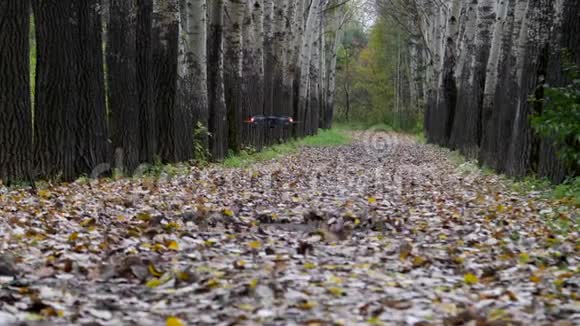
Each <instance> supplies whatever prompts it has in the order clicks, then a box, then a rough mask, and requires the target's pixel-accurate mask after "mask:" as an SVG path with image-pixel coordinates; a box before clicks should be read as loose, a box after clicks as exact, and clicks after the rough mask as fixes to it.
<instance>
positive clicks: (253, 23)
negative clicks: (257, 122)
mask: <svg viewBox="0 0 580 326" xmlns="http://www.w3.org/2000/svg"><path fill="white" fill-rule="evenodd" d="M263 15H264V0H251V1H249V2H248V5H247V6H246V17H245V20H244V26H243V36H242V38H243V41H244V50H243V51H244V52H243V62H244V63H243V65H242V84H241V88H242V94H243V95H242V119H249V118H250V117H251V116H254V115H259V114H264V51H263V45H264V41H263V33H264V16H263ZM263 144H264V133H263V131H262V128H260V127H255V126H251V125H249V124H244V125H243V127H242V146H251V145H253V146H255V147H256V148H257V149H258V150H259V149H261V148H262V146H263Z"/></svg>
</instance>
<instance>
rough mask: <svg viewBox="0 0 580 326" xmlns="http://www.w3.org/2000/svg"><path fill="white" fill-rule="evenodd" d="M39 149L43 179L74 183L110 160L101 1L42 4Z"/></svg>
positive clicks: (38, 12)
mask: <svg viewBox="0 0 580 326" xmlns="http://www.w3.org/2000/svg"><path fill="white" fill-rule="evenodd" d="M34 11H35V19H36V20H35V21H36V30H37V37H36V39H37V51H38V59H37V72H36V74H37V77H36V92H35V94H36V99H35V119H34V123H35V146H36V152H37V162H38V168H39V171H40V173H41V175H42V176H44V177H47V178H50V177H62V179H64V180H67V181H68V180H73V179H74V178H76V177H78V176H79V175H81V174H90V173H91V172H92V171H93V169H95V168H96V167H97V166H98V165H99V164H101V163H105V162H107V131H106V120H105V119H106V116H105V100H104V99H105V93H104V82H103V80H104V72H103V64H102V34H101V32H102V28H101V20H100V14H99V12H98V6H97V1H96V0H91V1H84V2H77V1H72V0H64V1H58V2H54V1H49V0H44V1H36V2H35V6H34Z"/></svg>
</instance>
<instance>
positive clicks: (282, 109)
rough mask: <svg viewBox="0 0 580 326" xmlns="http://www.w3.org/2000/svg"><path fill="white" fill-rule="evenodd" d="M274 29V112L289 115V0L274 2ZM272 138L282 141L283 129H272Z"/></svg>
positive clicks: (279, 114)
mask: <svg viewBox="0 0 580 326" xmlns="http://www.w3.org/2000/svg"><path fill="white" fill-rule="evenodd" d="M273 11H274V14H273V31H272V35H273V37H272V44H273V55H272V61H271V64H272V81H273V83H272V113H273V114H274V115H276V116H283V115H287V112H286V104H287V101H288V98H287V96H288V94H287V91H286V88H285V87H286V85H285V84H284V82H285V80H286V78H287V77H286V74H287V73H286V60H287V54H288V51H287V46H288V44H287V43H286V38H287V30H288V29H287V26H286V18H287V16H286V15H287V14H288V0H277V1H276V3H275V4H274V10H273ZM271 132H272V139H275V140H278V141H280V140H281V139H282V137H283V130H282V129H280V128H274V129H272V130H271Z"/></svg>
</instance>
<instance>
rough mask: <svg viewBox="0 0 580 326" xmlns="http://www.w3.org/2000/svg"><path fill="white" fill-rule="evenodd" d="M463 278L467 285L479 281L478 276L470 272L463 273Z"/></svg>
mask: <svg viewBox="0 0 580 326" xmlns="http://www.w3.org/2000/svg"><path fill="white" fill-rule="evenodd" d="M463 280H464V281H465V283H466V284H469V285H473V284H477V283H478V282H479V278H477V276H475V275H474V274H471V273H467V274H465V276H464V277H463Z"/></svg>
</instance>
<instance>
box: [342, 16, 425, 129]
mask: <svg viewBox="0 0 580 326" xmlns="http://www.w3.org/2000/svg"><path fill="white" fill-rule="evenodd" d="M345 33H346V36H345V37H344V39H343V44H342V48H341V49H340V50H339V52H338V69H337V85H338V87H337V98H336V103H337V114H336V120H337V121H338V122H342V123H353V122H355V123H361V124H364V125H375V124H386V125H389V126H391V127H392V128H393V129H394V130H400V131H406V132H414V133H418V132H420V131H422V125H421V123H422V122H420V121H421V120H422V114H421V110H420V109H419V108H418V107H414V105H413V104H411V103H410V102H411V101H410V100H409V96H405V95H404V94H405V91H404V90H403V91H399V92H397V89H398V87H402V88H405V87H407V86H405V85H407V84H408V82H409V81H410V78H411V77H410V72H409V68H408V65H406V64H405V60H408V59H406V58H408V57H409V54H408V53H407V46H406V44H407V42H408V35H407V34H406V33H405V32H404V31H402V30H401V27H400V26H399V25H398V24H396V23H395V22H393V21H391V20H390V19H387V18H384V17H383V18H380V19H378V20H377V21H376V22H375V24H374V25H373V26H372V28H371V29H370V30H368V31H366V30H364V29H363V28H362V27H361V26H360V24H356V23H355V24H351V25H348V26H347V27H346V31H345ZM361 34H364V35H366V37H367V38H368V40H367V42H363V41H361V39H364V37H363V36H362V35H361ZM397 93H398V96H397Z"/></svg>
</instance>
